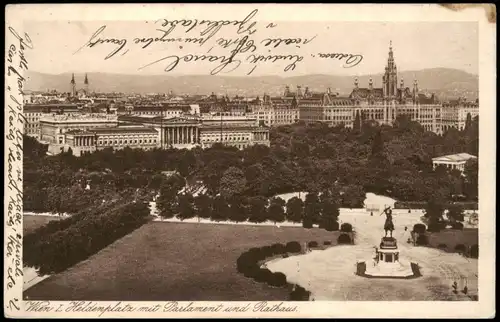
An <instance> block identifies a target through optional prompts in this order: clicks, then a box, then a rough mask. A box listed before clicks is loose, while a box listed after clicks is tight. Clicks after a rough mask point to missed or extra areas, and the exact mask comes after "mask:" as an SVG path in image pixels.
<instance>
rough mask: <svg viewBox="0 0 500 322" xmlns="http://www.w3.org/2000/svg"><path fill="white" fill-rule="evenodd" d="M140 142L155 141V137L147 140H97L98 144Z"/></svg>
mask: <svg viewBox="0 0 500 322" xmlns="http://www.w3.org/2000/svg"><path fill="white" fill-rule="evenodd" d="M138 143H139V144H142V143H156V139H149V140H114V141H113V140H109V141H108V140H99V145H103V144H104V145H108V144H115V145H117V144H138Z"/></svg>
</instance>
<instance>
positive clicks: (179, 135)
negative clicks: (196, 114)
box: [162, 124, 199, 146]
mask: <svg viewBox="0 0 500 322" xmlns="http://www.w3.org/2000/svg"><path fill="white" fill-rule="evenodd" d="M162 135H163V138H162V140H163V141H162V142H163V145H164V146H170V145H179V144H181V145H182V144H186V145H191V144H197V143H198V142H199V130H198V127H197V126H195V125H191V124H187V125H183V124H172V125H170V124H169V125H166V126H165V127H163V130H162Z"/></svg>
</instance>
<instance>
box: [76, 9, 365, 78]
mask: <svg viewBox="0 0 500 322" xmlns="http://www.w3.org/2000/svg"><path fill="white" fill-rule="evenodd" d="M257 13H258V10H257V9H255V10H253V11H251V12H250V13H249V14H247V15H246V17H245V18H243V19H241V20H199V19H181V20H171V19H159V20H157V21H155V23H154V24H155V26H156V28H155V29H154V30H153V31H152V33H151V34H150V35H147V36H143V37H135V38H128V37H110V36H106V35H105V31H106V28H107V26H106V25H103V26H101V27H99V28H98V29H97V30H96V31H95V32H94V33H93V34H92V36H91V37H90V38H89V40H88V41H87V42H86V43H85V44H84V45H83V46H81V47H80V48H79V49H78V50H77V51H76V52H75V54H76V53H78V52H80V51H81V50H82V49H84V48H94V47H97V46H100V47H101V46H109V47H111V50H110V51H109V52H108V53H107V55H106V56H105V57H104V59H105V60H108V59H111V58H113V57H115V56H116V55H118V54H120V55H122V56H123V55H125V54H127V53H128V52H129V50H130V49H131V48H132V47H131V46H133V47H135V48H138V49H139V50H145V49H151V50H154V49H156V50H162V51H164V50H165V49H166V48H165V47H164V46H159V45H173V44H176V48H175V49H176V51H175V52H170V53H168V54H167V55H163V56H162V57H159V58H156V59H154V60H153V61H151V62H149V63H146V64H143V65H142V66H139V67H138V69H139V70H144V69H147V68H153V67H155V68H158V67H159V68H161V69H162V70H163V71H164V72H172V71H174V70H175V69H176V68H178V67H179V66H181V65H183V64H193V63H198V64H199V63H202V64H203V66H205V65H210V66H211V67H210V75H217V74H220V73H223V74H227V73H231V72H233V71H235V70H237V69H239V68H241V67H242V66H246V68H248V70H246V74H247V75H251V74H252V73H253V72H254V71H255V70H256V69H257V67H258V66H260V65H262V64H273V65H274V64H281V65H282V67H283V71H284V72H289V71H293V70H296V68H297V66H298V65H299V64H300V63H302V62H303V61H304V60H305V58H306V57H307V59H323V60H324V59H325V58H330V60H331V61H332V62H334V61H342V60H344V65H343V67H344V68H352V67H354V66H356V65H358V64H359V63H360V62H361V61H362V60H363V56H362V55H360V54H350V53H345V54H344V53H334V54H323V53H321V54H317V55H314V54H311V55H310V56H309V55H305V53H303V52H302V51H300V52H299V50H302V49H304V47H305V48H306V49H307V47H308V45H310V44H311V43H313V42H314V41H315V40H316V38H317V36H318V35H311V36H309V37H295V36H293V35H284V36H279V37H265V36H266V35H265V33H266V32H268V30H270V29H273V30H275V29H276V27H278V24H276V23H273V22H271V23H267V24H265V25H263V27H264V26H265V28H260V29H259V28H258V27H259V26H258V24H257V21H254V19H255V18H256V15H257ZM221 30H225V31H226V33H225V35H227V33H233V35H234V36H233V37H222V36H218V35H220V32H221ZM259 33H260V34H261V35H260V36H264V37H265V38H264V39H263V40H257V39H256V38H255V37H256V36H257V35H259ZM182 44H189V45H197V47H198V48H199V50H188V49H184V47H183V46H182ZM214 48H216V49H217V51H218V53H217V54H215V53H212V50H213V49H214ZM292 48H293V49H292ZM179 49H180V50H181V51H182V52H181V53H179ZM277 50H280V51H279V52H275V51H277ZM221 51H222V53H221ZM283 51H287V52H285V53H283Z"/></svg>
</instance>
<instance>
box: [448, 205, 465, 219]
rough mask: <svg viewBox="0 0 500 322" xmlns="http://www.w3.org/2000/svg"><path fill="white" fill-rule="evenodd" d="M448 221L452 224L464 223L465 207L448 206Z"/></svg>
mask: <svg viewBox="0 0 500 322" xmlns="http://www.w3.org/2000/svg"><path fill="white" fill-rule="evenodd" d="M448 220H449V221H450V223H452V224H454V223H456V222H460V221H464V207H463V206H461V205H460V204H457V203H453V204H450V205H449V206H448Z"/></svg>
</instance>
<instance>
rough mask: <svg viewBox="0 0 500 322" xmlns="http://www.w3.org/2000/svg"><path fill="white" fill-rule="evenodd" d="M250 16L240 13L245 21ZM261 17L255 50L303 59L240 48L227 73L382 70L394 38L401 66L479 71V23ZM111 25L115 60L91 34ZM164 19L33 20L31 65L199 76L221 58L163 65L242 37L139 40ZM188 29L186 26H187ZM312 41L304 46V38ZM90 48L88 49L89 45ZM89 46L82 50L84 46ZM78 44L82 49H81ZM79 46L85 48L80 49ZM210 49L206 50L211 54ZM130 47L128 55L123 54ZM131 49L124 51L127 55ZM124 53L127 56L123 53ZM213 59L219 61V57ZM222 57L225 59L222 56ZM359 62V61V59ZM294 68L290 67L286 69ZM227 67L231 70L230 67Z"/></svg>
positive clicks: (215, 51) (47, 69) (105, 33)
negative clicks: (350, 59) (354, 60)
mask: <svg viewBox="0 0 500 322" xmlns="http://www.w3.org/2000/svg"><path fill="white" fill-rule="evenodd" d="M244 16H245V15H243V16H242V17H241V19H243V18H244ZM251 19H252V21H255V22H256V25H255V26H254V27H253V29H255V30H256V32H255V33H254V34H252V35H250V36H249V37H250V38H249V40H253V41H254V44H255V46H256V47H255V52H253V54H254V55H256V56H258V55H263V56H264V57H266V56H267V55H297V57H299V56H301V57H303V58H302V60H301V61H299V62H296V63H295V64H292V62H294V61H295V58H291V59H288V60H277V61H275V62H270V61H267V62H262V61H261V62H259V63H256V64H252V63H251V60H252V57H250V58H248V57H249V55H251V54H252V53H249V52H246V53H239V54H238V55H237V56H238V57H239V59H240V60H241V61H242V64H241V65H240V66H239V67H238V68H237V69H235V70H233V71H232V72H231V73H227V74H224V73H219V75H227V76H244V75H247V74H248V73H249V72H250V71H251V70H252V69H253V68H254V67H255V69H254V70H253V71H252V73H251V75H254V76H262V75H276V76H299V75H307V74H331V75H368V74H376V73H383V71H384V67H385V65H386V63H387V57H388V51H389V44H390V42H391V41H392V47H393V52H394V58H395V61H396V65H397V67H398V71H408V70H419V69H424V68H435V67H445V68H455V69H460V70H463V71H466V72H469V73H473V74H478V25H477V23H475V22H390V23H381V22H286V21H285V22H279V21H278V22H276V21H275V22H273V23H274V24H275V25H276V26H275V27H269V28H266V27H267V26H268V25H269V22H264V21H259V19H258V14H257V15H256V16H255V17H253V18H251ZM103 26H105V29H103V30H102V32H101V33H100V34H98V35H97V36H96V37H94V38H93V40H94V41H95V40H98V39H101V40H102V39H108V40H109V39H125V40H126V41H127V43H126V44H125V45H124V47H123V49H122V50H121V51H119V52H118V53H117V54H116V55H114V56H113V57H111V58H109V59H105V57H106V56H107V55H108V54H109V53H111V52H112V51H113V50H115V49H117V48H118V47H119V45H117V44H112V43H99V44H96V45H95V46H93V47H89V46H88V44H89V41H90V39H91V38H92V35H93V34H95V33H96V32H97V31H98V30H99V28H102V27H103ZM198 27H200V26H197V27H196V28H194V29H193V30H192V31H191V32H190V33H188V34H186V33H185V32H183V30H182V29H181V28H182V27H180V26H177V27H176V28H175V29H174V31H173V32H172V33H171V34H170V35H169V36H167V38H179V37H180V38H185V37H200V32H201V31H202V30H203V28H198ZM166 28H167V27H162V26H161V21H157V22H156V23H155V21H133V22H124V21H121V22H114V21H112V22H110V21H107V22H97V21H91V22H89V21H85V22H79V21H47V22H43V21H42V22H40V21H36V22H35V21H32V22H28V23H26V24H25V32H27V33H28V34H29V36H30V38H31V40H32V43H33V46H34V49H33V50H31V51H28V52H27V53H26V57H27V60H28V62H29V67H30V70H32V71H37V72H43V73H50V74H61V73H71V72H74V73H85V72H88V73H90V72H108V73H119V74H135V75H144V74H146V75H154V74H169V75H200V74H210V73H211V72H212V71H213V70H214V68H215V67H217V65H219V64H220V61H218V62H209V61H202V62H201V61H199V62H196V63H194V62H192V61H191V62H184V61H183V60H182V58H181V59H180V61H179V63H178V64H177V65H176V67H175V68H173V69H172V70H170V71H168V72H166V71H165V68H166V67H168V66H172V65H170V64H171V63H172V62H174V61H175V57H171V56H179V57H183V56H184V55H188V54H192V55H213V56H223V55H225V56H229V55H230V51H231V50H232V49H234V48H235V47H236V45H237V44H236V43H235V44H234V45H233V46H232V47H229V49H223V48H221V47H220V45H218V44H217V41H218V39H220V38H224V39H232V40H236V42H237V41H238V40H241V38H242V37H243V35H238V34H237V33H236V30H237V27H235V26H224V27H223V28H221V30H220V31H219V32H218V33H217V34H216V35H214V36H213V37H212V38H210V39H208V40H207V42H206V43H205V44H204V45H203V46H200V45H199V44H192V43H191V44H190V43H183V42H171V43H160V42H157V43H152V44H151V45H150V46H149V47H147V48H145V49H141V46H142V45H144V44H142V45H141V44H135V43H134V38H137V37H139V38H143V37H161V35H162V34H163V33H162V32H161V31H158V30H157V29H164V30H165V29H166ZM184 30H185V29H184ZM266 38H273V39H274V38H282V39H287V38H291V39H297V38H300V39H301V43H300V44H289V45H286V44H284V43H282V44H281V45H280V46H278V47H277V48H272V45H271V46H268V47H266V46H264V44H262V41H263V40H264V39H266ZM305 39H308V40H309V42H308V43H306V44H304V43H303V41H304V40H305ZM86 45H87V46H86ZM82 47H83V48H82ZM79 49H80V50H79ZM78 50H79V51H78ZM209 50H210V52H209V53H207V51H209ZM125 52H126V53H125ZM123 53H125V54H123ZM320 53H323V54H325V53H342V54H353V55H361V56H362V59H361V61H359V63H358V64H357V65H355V66H353V67H350V68H345V60H346V58H344V59H343V60H339V59H336V58H320V57H319V54H320ZM122 54H123V55H122ZM165 57H169V58H168V59H166V60H163V61H161V62H158V63H156V64H153V65H151V66H148V67H145V68H143V69H140V68H141V67H143V66H145V65H147V64H149V63H151V62H154V61H157V60H159V59H161V58H165ZM214 59H215V58H214ZM221 59H222V58H221ZM358 59H359V58H358ZM290 64H291V65H292V67H294V68H293V70H292V68H290V69H289V70H288V71H287V72H285V71H284V69H285V68H286V66H289V65H290ZM227 69H228V70H229V69H231V68H229V67H228V68H227Z"/></svg>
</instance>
